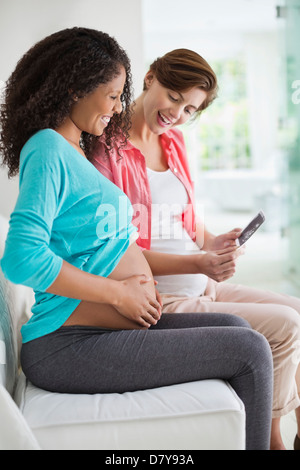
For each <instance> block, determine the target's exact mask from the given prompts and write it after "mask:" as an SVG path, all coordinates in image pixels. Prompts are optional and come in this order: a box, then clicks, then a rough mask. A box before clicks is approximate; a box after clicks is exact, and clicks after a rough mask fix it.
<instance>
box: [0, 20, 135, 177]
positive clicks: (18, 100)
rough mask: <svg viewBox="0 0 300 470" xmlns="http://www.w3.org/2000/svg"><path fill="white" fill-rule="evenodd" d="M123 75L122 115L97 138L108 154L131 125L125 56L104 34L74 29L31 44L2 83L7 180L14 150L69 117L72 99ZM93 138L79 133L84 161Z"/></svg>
mask: <svg viewBox="0 0 300 470" xmlns="http://www.w3.org/2000/svg"><path fill="white" fill-rule="evenodd" d="M121 66H123V67H124V68H125V71H126V82H125V86H124V90H123V93H122V96H121V101H122V107H123V110H122V112H121V114H119V115H118V114H115V115H114V116H113V118H112V119H111V120H110V123H109V125H108V126H107V127H106V129H105V131H104V134H103V137H104V138H105V141H106V144H107V146H108V148H109V149H110V148H111V147H112V146H113V145H114V142H115V141H116V140H117V138H118V137H119V136H120V135H121V136H122V141H121V145H123V144H125V143H126V139H127V138H128V132H129V129H130V125H131V111H130V104H131V94H132V76H131V69H130V61H129V59H128V56H127V54H126V52H125V51H124V50H123V49H122V48H121V47H120V46H119V44H118V43H117V41H116V40H115V39H114V38H112V37H110V36H109V35H108V34H106V33H103V32H101V31H96V30H94V29H88V28H79V27H74V28H71V29H64V30H62V31H58V32H56V33H54V34H52V35H50V36H48V37H46V38H45V39H43V40H42V41H40V42H38V43H37V44H35V45H34V46H33V47H32V48H31V49H30V50H29V51H28V52H27V53H26V54H25V55H24V56H23V57H22V58H21V59H20V61H19V62H18V64H17V66H16V69H15V71H14V72H13V73H12V75H11V76H10V78H9V79H8V80H7V82H6V88H5V93H4V103H3V104H2V105H1V111H0V127H1V139H0V151H1V153H2V164H5V165H7V166H8V169H9V172H8V175H9V177H12V176H14V175H16V174H17V173H18V171H19V163H20V151H21V149H22V147H23V145H24V144H25V143H26V141H27V140H28V139H29V138H30V137H31V136H32V135H33V134H34V133H36V132H37V131H39V130H41V129H46V128H51V129H55V128H57V127H58V126H59V125H61V124H62V122H63V121H64V119H65V118H66V117H67V116H68V115H69V113H70V110H71V107H72V104H73V103H74V96H78V97H83V96H86V95H87V94H88V93H91V92H92V91H94V90H95V89H96V88H97V87H98V86H99V85H100V84H103V83H108V82H109V81H111V80H112V79H113V78H115V77H117V76H118V75H119V73H120V67H121ZM97 139H98V137H96V136H94V135H91V134H88V133H86V132H83V133H82V136H81V146H82V149H83V150H84V152H85V155H86V157H87V158H88V159H91V158H92V152H93V148H94V146H95V144H96V142H97Z"/></svg>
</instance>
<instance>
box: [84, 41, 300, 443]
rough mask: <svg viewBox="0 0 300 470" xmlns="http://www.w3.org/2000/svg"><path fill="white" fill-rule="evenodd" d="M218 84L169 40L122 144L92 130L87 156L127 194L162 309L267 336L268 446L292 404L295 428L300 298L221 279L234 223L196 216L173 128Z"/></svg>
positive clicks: (232, 264)
mask: <svg viewBox="0 0 300 470" xmlns="http://www.w3.org/2000/svg"><path fill="white" fill-rule="evenodd" d="M217 88H218V85H217V78H216V75H215V73H214V72H213V70H212V68H211V67H210V66H209V64H208V63H207V62H206V61H205V60H204V59H203V58H202V57H201V56H200V55H199V54H197V53H196V52H194V51H190V50H187V49H177V50H174V51H171V52H169V53H167V54H165V55H164V56H163V57H161V58H158V59H157V60H156V61H155V62H153V64H152V65H151V66H150V70H149V71H148V72H147V74H146V76H145V80H144V90H143V93H142V94H141V95H140V96H139V97H138V98H137V100H136V102H135V104H133V105H132V111H133V116H132V127H131V129H130V131H129V134H130V137H129V141H128V143H127V146H126V147H124V148H123V149H121V150H120V151H118V150H117V149H116V148H114V149H112V150H110V151H109V152H108V149H107V146H106V145H105V143H104V142H103V140H100V141H99V144H98V146H97V148H96V151H95V154H94V160H93V163H94V165H95V166H96V167H97V168H98V170H99V171H100V172H102V173H103V174H104V175H105V176H106V177H107V178H109V179H110V180H111V181H113V182H114V183H115V184H117V185H118V186H119V187H120V188H121V189H122V190H123V191H124V192H125V193H126V194H127V195H128V197H129V199H130V200H131V203H132V204H133V207H134V210H135V214H134V219H133V222H134V224H135V225H136V226H137V227H138V228H139V239H138V241H137V243H138V244H139V246H140V247H141V248H142V249H143V253H144V255H145V257H146V259H147V261H148V262H149V265H150V267H151V269H152V272H153V274H154V276H155V279H156V280H157V281H158V290H159V292H160V294H161V299H162V303H163V312H164V313H178V312H180V313H183V312H198V313H204V312H219V313H224V312H226V313H230V314H233V315H236V316H240V317H242V318H244V319H246V320H247V321H248V322H249V323H250V325H251V326H252V328H254V329H255V330H257V331H259V332H260V333H262V334H263V335H264V336H265V337H266V338H267V340H268V342H269V344H270V346H271V349H272V352H273V362H274V375H275V377H274V401H273V422H272V425H273V426H272V438H271V448H272V449H283V448H284V444H283V442H282V438H281V433H280V418H281V416H283V415H285V414H287V413H288V412H290V411H291V410H294V409H295V410H296V415H297V422H298V435H299V433H300V408H299V406H300V399H299V393H300V376H299V350H300V315H299V313H300V300H299V299H298V298H295V297H290V296H285V295H281V294H279V293H273V292H266V291H263V290H259V289H252V288H249V287H246V286H241V285H234V284H230V283H225V282H224V281H225V280H227V279H229V278H231V277H232V276H233V274H234V272H235V268H236V259H237V257H238V256H239V255H240V254H241V249H240V250H237V247H236V239H237V238H238V236H239V234H240V231H241V230H240V229H233V230H232V231H230V232H228V233H225V234H222V235H219V236H214V235H213V234H212V233H210V232H209V231H208V230H207V229H206V227H205V225H204V223H203V221H202V220H200V219H199V218H198V217H197V216H196V213H195V204H194V194H193V181H192V178H191V175H190V171H189V165H188V160H187V154H186V148H185V143H184V139H183V136H182V133H181V132H180V131H179V130H178V129H177V126H178V125H180V124H183V123H185V122H186V121H188V120H189V119H191V118H192V119H195V118H196V117H197V116H199V115H200V114H201V112H202V111H203V110H204V109H206V108H207V107H208V106H209V105H210V104H211V103H212V102H213V100H214V99H215V98H216V96H217ZM108 154H109V157H108V156H107V155H108ZM298 435H297V436H296V439H295V448H298V449H300V440H299V437H298Z"/></svg>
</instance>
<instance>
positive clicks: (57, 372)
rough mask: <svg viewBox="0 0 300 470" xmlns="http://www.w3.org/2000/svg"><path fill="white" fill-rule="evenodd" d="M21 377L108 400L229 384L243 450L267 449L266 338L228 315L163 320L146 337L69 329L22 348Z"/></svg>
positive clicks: (124, 332)
mask: <svg viewBox="0 0 300 470" xmlns="http://www.w3.org/2000/svg"><path fill="white" fill-rule="evenodd" d="M21 362H22V367H23V371H24V373H25V375H26V376H27V378H28V379H29V380H30V381H31V382H32V383H33V384H35V385H36V386H37V387H40V388H43V389H46V390H49V391H53V392H61V393H90V394H93V393H112V392H118V393H123V392H128V391H135V390H142V389H150V388H154V387H161V386H165V385H171V384H176V383H183V382H190V381H196V380H203V379H214V378H217V379H224V380H227V381H228V382H229V383H230V385H231V386H232V387H233V389H234V390H235V391H236V393H237V395H238V396H239V397H240V398H241V400H242V401H243V403H244V405H245V409H246V448H247V449H248V450H250V449H251V450H255V449H256V450H267V449H269V445H270V426H271V408H272V387H273V367H272V355H271V351H270V347H269V344H268V343H267V341H266V339H265V338H264V337H263V336H262V335H261V334H259V333H257V332H256V331H253V330H252V329H251V328H250V327H249V325H248V323H247V322H246V321H245V320H243V319H241V318H238V317H235V316H232V315H225V314H198V313H191V314H188V313H184V314H164V315H162V317H161V320H160V321H159V322H158V324H157V325H156V326H154V327H153V326H152V327H151V328H149V329H148V330H105V329H100V328H95V327H85V326H69V327H62V328H60V329H59V330H57V331H55V332H54V333H51V334H49V335H46V336H43V337H41V338H38V339H35V340H33V341H30V342H28V343H25V344H24V345H23V346H22V351H21Z"/></svg>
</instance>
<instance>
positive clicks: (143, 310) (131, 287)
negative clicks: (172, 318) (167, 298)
mask: <svg viewBox="0 0 300 470" xmlns="http://www.w3.org/2000/svg"><path fill="white" fill-rule="evenodd" d="M148 282H151V283H153V279H152V278H151V277H147V276H146V275H144V274H141V275H135V276H131V277H128V278H127V279H124V280H122V281H119V283H120V288H119V289H118V295H117V298H116V300H115V301H114V302H113V306H114V307H115V309H116V310H117V311H118V312H119V313H120V314H121V315H123V316H125V317H126V318H128V319H130V320H133V321H134V322H136V323H137V324H138V325H140V326H141V327H146V328H149V326H151V325H156V323H157V322H158V320H159V319H160V316H161V306H160V304H159V302H158V301H157V300H156V299H155V298H154V297H153V296H152V295H151V294H150V293H149V292H148V290H147V289H145V287H143V285H144V284H147V283H148Z"/></svg>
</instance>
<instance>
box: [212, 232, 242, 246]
mask: <svg viewBox="0 0 300 470" xmlns="http://www.w3.org/2000/svg"><path fill="white" fill-rule="evenodd" d="M241 232H242V229H240V228H235V229H233V230H231V231H230V232H227V233H224V234H222V235H218V236H216V237H214V238H213V239H212V240H211V241H210V246H209V250H208V251H219V250H224V249H226V248H230V247H237V244H236V240H237V239H238V238H239V236H240V234H241Z"/></svg>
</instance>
